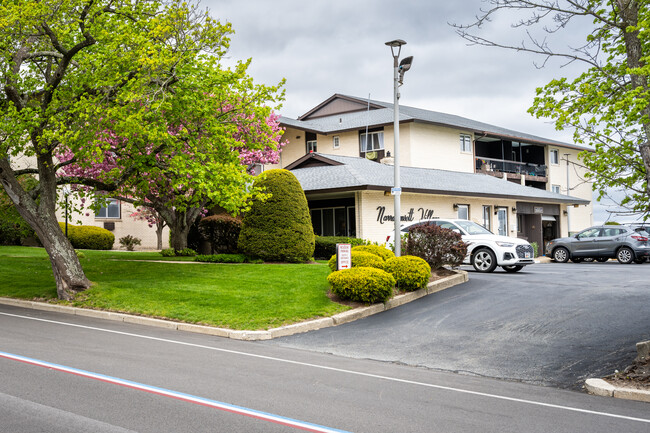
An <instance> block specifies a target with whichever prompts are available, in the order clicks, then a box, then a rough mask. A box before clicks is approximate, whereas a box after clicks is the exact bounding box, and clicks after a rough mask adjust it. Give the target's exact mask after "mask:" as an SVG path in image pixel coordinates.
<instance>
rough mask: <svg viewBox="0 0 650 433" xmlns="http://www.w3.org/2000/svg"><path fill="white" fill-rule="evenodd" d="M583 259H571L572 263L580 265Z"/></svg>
mask: <svg viewBox="0 0 650 433" xmlns="http://www.w3.org/2000/svg"><path fill="white" fill-rule="evenodd" d="M583 260H584V259H583V258H582V257H574V258H572V259H571V261H572V262H573V263H581V262H582V261H583Z"/></svg>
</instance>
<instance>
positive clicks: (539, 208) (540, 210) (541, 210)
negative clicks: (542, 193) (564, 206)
mask: <svg viewBox="0 0 650 433" xmlns="http://www.w3.org/2000/svg"><path fill="white" fill-rule="evenodd" d="M533 213H544V206H535V207H533Z"/></svg>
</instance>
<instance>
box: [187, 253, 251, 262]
mask: <svg viewBox="0 0 650 433" xmlns="http://www.w3.org/2000/svg"><path fill="white" fill-rule="evenodd" d="M194 261H195V262H207V263H244V262H245V261H246V256H245V255H243V254H211V255H203V256H196V257H195V258H194Z"/></svg>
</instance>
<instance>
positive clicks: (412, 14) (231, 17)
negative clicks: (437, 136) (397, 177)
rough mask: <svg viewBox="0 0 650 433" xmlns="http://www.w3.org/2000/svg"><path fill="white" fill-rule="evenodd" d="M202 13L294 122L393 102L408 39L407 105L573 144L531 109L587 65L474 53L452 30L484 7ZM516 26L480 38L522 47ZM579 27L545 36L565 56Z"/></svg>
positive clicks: (424, 2)
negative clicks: (335, 101) (340, 97)
mask: <svg viewBox="0 0 650 433" xmlns="http://www.w3.org/2000/svg"><path fill="white" fill-rule="evenodd" d="M199 6H200V7H201V8H202V9H208V10H209V11H210V15H211V16H212V17H213V18H215V19H218V20H219V21H221V22H229V23H231V24H232V26H233V29H234V32H235V33H234V35H232V40H231V44H230V50H229V52H228V54H227V58H226V59H225V60H224V64H225V65H226V66H231V65H234V64H235V63H236V62H237V61H245V60H247V59H249V58H252V63H251V65H250V67H249V74H250V75H251V76H252V77H253V79H254V80H255V82H256V83H259V84H268V85H275V84H277V83H279V82H280V81H281V80H282V79H286V84H285V86H284V89H285V92H286V94H285V101H284V102H283V106H282V107H281V109H279V110H278V112H279V113H280V114H282V115H283V116H286V117H290V118H294V119H295V118H297V117H298V116H300V115H302V114H304V113H306V112H307V111H309V110H310V109H311V108H313V107H315V106H316V105H318V104H319V103H321V102H323V101H324V100H326V99H327V98H329V97H330V96H332V95H334V94H336V93H339V94H344V95H351V96H356V97H362V98H367V97H368V96H370V98H371V99H376V100H380V101H385V102H392V100H393V58H392V56H391V51H390V48H389V47H387V46H386V45H385V42H387V41H391V40H394V39H402V40H404V41H406V43H407V44H406V45H404V46H403V47H402V52H401V56H400V58H404V57H406V56H413V57H414V59H413V65H412V67H411V69H410V70H409V71H408V72H407V73H406V75H405V78H404V85H403V86H402V87H401V89H400V93H401V98H400V104H401V105H406V106H413V107H417V108H423V109H428V110H434V111H440V112H444V113H449V114H456V115H459V116H463V117H467V118H470V119H473V120H477V121H481V122H486V123H490V124H493V125H497V126H501V127H504V128H509V129H512V130H516V131H521V132H527V133H530V134H534V135H538V136H541V137H545V138H549V139H554V140H559V141H563V142H567V143H571V142H572V134H573V133H572V131H557V130H555V127H554V126H553V124H552V123H551V122H550V121H549V120H548V119H536V118H534V117H533V116H531V115H530V114H529V113H528V112H527V110H528V108H529V107H530V106H531V105H532V102H533V98H534V96H535V91H536V89H537V88H538V87H541V86H543V85H545V84H546V83H548V82H549V81H550V80H552V79H553V78H560V77H568V78H571V77H574V76H576V75H577V74H578V73H579V72H581V71H582V70H583V69H585V66H583V65H581V64H577V63H573V64H568V65H567V64H566V62H563V61H560V60H559V59H554V60H551V61H549V62H546V63H545V64H544V59H543V58H541V57H539V56H536V55H533V54H527V53H523V52H515V51H510V50H505V49H500V48H492V47H483V46H477V45H469V44H468V42H467V41H465V40H464V39H462V38H461V37H460V36H459V35H458V34H457V33H456V31H455V29H454V28H453V27H452V26H451V25H450V23H455V24H469V23H471V22H472V21H473V19H474V18H475V16H476V15H478V14H479V13H480V9H481V7H483V8H485V7H487V4H486V3H485V2H484V1H483V0H460V1H459V0H456V1H449V0H401V1H399V2H397V1H389V0H309V1H304V0H302V1H297V0H201V1H200V3H199ZM518 18H521V16H516V15H514V14H510V15H509V16H502V17H498V18H497V19H495V20H494V21H492V22H491V23H488V25H486V26H485V27H484V28H483V29H482V30H481V35H482V36H485V37H487V38H488V39H492V40H496V41H500V42H503V43H509V44H517V43H518V42H521V41H523V40H525V38H526V35H525V34H524V33H522V31H521V29H515V28H513V27H512V26H511V23H513V22H516V21H517V19H518ZM572 24H573V28H569V29H564V30H563V31H562V32H558V33H556V34H554V35H546V34H544V35H542V34H541V33H538V34H537V35H540V36H543V37H548V41H549V43H551V44H554V45H553V46H555V47H557V49H565V48H566V47H567V46H577V44H578V43H579V42H580V35H582V34H584V30H585V29H588V28H589V23H586V22H584V21H583V22H580V21H576V22H574V23H572ZM571 38H573V39H571ZM542 64H544V67H541V66H542ZM607 218H608V214H607V212H606V206H604V205H603V204H602V203H600V204H599V203H596V202H594V223H602V222H603V221H605V220H607ZM610 219H615V220H617V221H623V220H624V219H625V218H623V217H615V218H610Z"/></svg>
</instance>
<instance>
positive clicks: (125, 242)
mask: <svg viewBox="0 0 650 433" xmlns="http://www.w3.org/2000/svg"><path fill="white" fill-rule="evenodd" d="M141 243H142V241H141V240H140V238H136V237H134V236H131V235H126V236H124V237H121V238H120V245H122V246H123V247H124V248H126V249H127V251H133V249H134V247H135V246H136V245H140V244H141Z"/></svg>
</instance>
